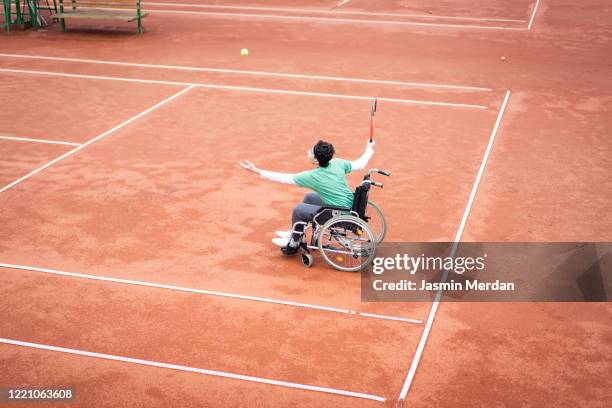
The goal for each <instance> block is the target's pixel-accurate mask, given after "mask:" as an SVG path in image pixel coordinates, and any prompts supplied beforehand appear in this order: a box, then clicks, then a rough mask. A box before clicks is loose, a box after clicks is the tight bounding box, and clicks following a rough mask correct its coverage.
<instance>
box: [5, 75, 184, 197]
mask: <svg viewBox="0 0 612 408" xmlns="http://www.w3.org/2000/svg"><path fill="white" fill-rule="evenodd" d="M192 88H193V87H192V86H189V87H187V88H185V89H183V90H181V91H179V92H177V93H175V94H174V95H172V96H170V97H168V98H166V99H164V100H163V101H161V102H159V103H156V104H155V105H153V106H151V107H150V108H149V109H147V110H145V111H142V112H140V113H139V114H138V115H136V116H133V117H132V118H130V119H128V120H126V121H125V122H123V123H120V124H119V125H117V126H115V127H114V128H112V129H110V130H107V131H106V132H104V133H102V134H101V135H98V136H96V137H94V138H93V139H90V140H89V141H87V142H85V143H83V144H81V145H78V146H77V147H75V148H74V149H72V150H70V151H68V152H66V153H64V154H62V155H61V156H59V157H57V158H55V159H53V160H51V161H50V162H48V163H45V164H43V165H42V166H40V167H38V168H37V169H35V170H32V171H31V172H29V173H28V174H26V175H25V176H23V177H21V178H19V179H17V180H15V181H13V182H12V183H10V184H7V185H6V186H4V187H2V188H0V193H3V192H5V191H6V190H8V189H10V188H11V187H14V186H16V185H17V184H19V183H21V182H23V181H25V180H27V179H29V178H30V177H32V176H34V175H35V174H37V173H40V172H41V171H43V170H45V169H46V168H48V167H50V166H53V165H54V164H55V163H57V162H59V161H61V160H64V159H65V158H66V157H68V156H71V155H73V154H75V153H76V152H78V151H79V150H81V149H84V148H85V147H87V146H89V145H90V144H92V143H95V142H97V141H98V140H100V139H103V138H105V137H106V136H108V135H110V134H111V133H113V132H116V131H117V130H119V129H121V128H122V127H124V126H127V125H129V124H130V123H132V122H134V121H135V120H138V119H139V118H141V117H143V116H145V115H146V114H148V113H150V112H153V111H154V110H156V109H157V108H159V107H160V106H163V105H165V104H166V103H168V102H170V101H171V100H173V99H174V98H177V97H179V96H181V95H182V94H184V93H185V92H187V91H189V90H190V89H192Z"/></svg>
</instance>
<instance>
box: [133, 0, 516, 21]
mask: <svg viewBox="0 0 612 408" xmlns="http://www.w3.org/2000/svg"><path fill="white" fill-rule="evenodd" d="M347 2H348V1H347ZM142 4H143V7H145V8H146V7H147V6H148V5H151V6H160V7H193V8H205V9H219V10H246V11H249V10H250V11H280V12H293V13H312V14H332V13H330V10H322V9H305V8H279V7H257V6H222V5H215V4H191V3H160V2H149V1H147V2H146V3H142ZM343 5H345V4H344V3H342V4H339V5H338V6H335V7H340V6H343ZM147 10H148V9H147ZM332 10H333V14H346V15H358V16H382V17H385V16H386V17H399V18H402V17H407V18H430V19H431V18H433V19H439V20H465V21H499V22H512V23H524V22H525V20H516V19H509V18H489V17H462V16H440V15H433V14H407V13H380V12H373V11H356V10H337V9H332Z"/></svg>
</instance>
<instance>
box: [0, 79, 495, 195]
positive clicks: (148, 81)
mask: <svg viewBox="0 0 612 408" xmlns="http://www.w3.org/2000/svg"><path fill="white" fill-rule="evenodd" d="M0 72H10V73H17V74H33V75H49V76H60V77H68V78H83V79H99V80H107V81H124V82H137V83H142V84H160V85H175V86H188V87H190V88H193V87H199V88H210V89H223V90H230V91H247V92H264V93H271V94H284V95H302V96H320V97H326V98H338V99H356V100H365V101H371V100H372V97H371V96H359V95H344V94H332V93H323V92H306V91H290V90H283V89H270V88H253V87H246V86H232V85H216V84H207V83H200V82H176V81H157V80H153V79H135V78H123V77H110V76H99V75H82V74H68V73H64V72H50V71H30V70H25V69H7V68H0ZM378 100H379V101H384V102H393V103H405V104H415V105H430V106H446V107H453V108H470V109H487V107H486V106H483V105H471V104H464V103H451V102H434V101H426V100H418V99H395V98H382V97H378ZM0 192H1V191H0Z"/></svg>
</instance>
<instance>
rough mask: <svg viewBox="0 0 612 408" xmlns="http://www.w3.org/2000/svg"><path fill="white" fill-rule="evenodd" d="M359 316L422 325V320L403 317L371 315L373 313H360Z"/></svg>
mask: <svg viewBox="0 0 612 408" xmlns="http://www.w3.org/2000/svg"><path fill="white" fill-rule="evenodd" d="M359 315H361V316H366V317H374V318H377V319H384V320H397V321H400V322H407V323H415V324H423V321H422V320H417V319H406V318H405V317H393V316H385V315H379V314H373V313H361V312H360V313H359Z"/></svg>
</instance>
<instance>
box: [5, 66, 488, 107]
mask: <svg viewBox="0 0 612 408" xmlns="http://www.w3.org/2000/svg"><path fill="white" fill-rule="evenodd" d="M0 72H11V73H18V74H34V75H50V76H62V77H69V78H84V79H100V80H107V81H124V82H137V83H142V84H161V85H175V86H188V87H190V88H194V87H199V88H210V89H225V90H232V91H248V92H264V93H272V94H285V95H302V96H320V97H327V98H339V99H357V100H366V101H371V100H372V97H371V96H359V95H341V94H332V93H322V92H306V91H288V90H282V89H269V88H252V87H246V86H232V85H215V84H205V83H199V82H175V81H158V80H154V79H135V78H122V77H110V76H98V75H82V74H68V73H64V72H50V71H29V70H25V69H8V68H0ZM378 100H379V101H384V102H394V103H405V104H416V105H432V106H448V107H453V108H471V109H487V107H486V106H483V105H470V104H463V103H450V102H434V101H425V100H417V99H395V98H381V97H379V98H378Z"/></svg>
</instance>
